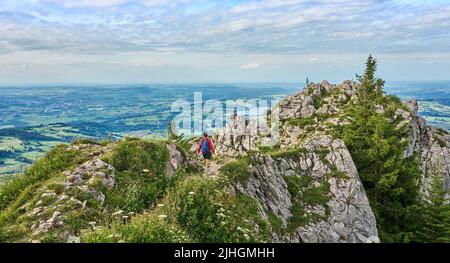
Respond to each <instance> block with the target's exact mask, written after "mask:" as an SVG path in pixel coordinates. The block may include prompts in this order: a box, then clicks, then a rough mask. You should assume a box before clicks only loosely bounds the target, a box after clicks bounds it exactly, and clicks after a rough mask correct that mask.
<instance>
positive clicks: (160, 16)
mask: <svg viewBox="0 0 450 263" xmlns="http://www.w3.org/2000/svg"><path fill="white" fill-rule="evenodd" d="M1 2H2V5H0V32H1V34H0V63H2V64H4V62H2V59H3V58H4V57H5V56H9V57H13V55H14V54H17V53H20V52H24V53H27V54H30V55H29V57H28V60H29V61H27V59H24V60H23V61H22V62H21V63H23V64H25V65H28V64H30V63H29V62H33V61H34V60H42V61H44V62H43V63H46V61H47V60H48V56H49V54H51V55H52V56H55V57H59V58H63V57H64V58H66V57H70V58H71V59H72V60H77V62H79V61H78V58H81V57H82V58H83V59H88V58H89V59H92V60H94V62H97V63H110V64H112V65H116V64H115V63H116V61H126V60H127V59H128V58H129V57H131V56H133V57H134V56H136V57H139V56H144V55H143V54H146V55H147V56H148V54H152V55H153V54H156V55H158V59H159V60H163V62H161V63H163V64H164V65H170V64H177V65H180V64H183V63H181V62H179V61H178V60H177V63H174V60H176V59H177V57H182V56H183V55H199V56H200V57H207V56H210V55H211V56H215V58H216V60H214V61H208V60H204V61H185V62H184V64H189V65H191V66H192V69H197V70H198V67H197V66H196V65H207V67H205V68H209V67H210V65H211V64H214V65H217V67H220V66H222V67H225V65H224V63H223V62H222V61H223V60H224V58H227V57H234V58H239V57H240V59H235V60H234V61H232V62H229V63H228V64H227V65H226V67H229V68H232V69H234V70H236V71H238V72H240V73H242V74H245V73H249V72H248V71H247V72H246V71H240V69H255V68H261V65H265V66H264V67H262V68H261V70H268V69H269V68H272V67H275V66H274V65H275V63H272V62H271V61H268V60H264V59H260V57H258V56H260V55H261V56H266V57H269V56H278V55H279V56H287V57H290V58H291V61H283V62H282V63H279V64H280V65H285V64H289V65H292V64H296V63H301V62H303V63H305V64H308V65H309V66H319V65H322V64H323V63H327V62H328V60H327V58H326V57H322V56H320V54H330V55H333V54H339V55H341V57H343V58H342V59H344V55H343V54H345V56H350V55H352V54H353V55H352V56H356V55H358V56H359V54H368V53H373V54H375V55H378V54H419V53H420V54H424V53H435V54H437V53H439V54H447V53H449V54H450V45H448V44H447V43H450V34H449V28H450V2H449V1H447V0H430V1H419V0H408V1H406V0H390V1H382V0H366V1H358V0H314V1H310V0H233V1H212V0H191V1H189V0H96V1H91V0H23V1H16V0H2V1H1ZM38 54H41V55H38ZM42 54H46V55H42ZM349 54H350V55H349ZM355 54H356V55H355ZM297 55H304V56H302V58H301V60H298V61H295V60H294V58H295V57H296V56H297ZM39 56H41V57H39ZM244 56H245V58H244ZM61 60H62V59H61ZM3 61H4V60H3ZM252 61H258V63H249V64H243V65H241V66H236V65H240V64H241V63H242V62H245V63H248V62H252ZM94 62H93V63H94ZM158 62H159V61H156V62H154V63H158ZM61 63H64V62H61ZM137 64H140V65H142V66H140V67H139V68H140V69H142V70H143V69H145V68H146V67H147V65H148V61H144V62H142V61H141V62H140V61H138V62H133V63H127V67H128V68H130V69H133V65H137ZM266 65H271V66H266ZM351 65H353V64H351ZM161 68H164V67H161ZM135 71H138V70H135Z"/></svg>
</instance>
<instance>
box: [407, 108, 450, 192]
mask: <svg viewBox="0 0 450 263" xmlns="http://www.w3.org/2000/svg"><path fill="white" fill-rule="evenodd" d="M405 106H406V108H407V109H408V111H409V112H410V114H407V115H406V116H404V118H405V120H406V121H407V122H408V123H409V127H410V137H409V139H408V140H409V144H408V147H407V149H406V151H405V156H406V157H410V156H412V155H414V154H416V155H417V158H418V160H419V161H420V169H421V173H422V177H421V190H422V193H423V195H424V196H427V195H428V191H429V189H430V186H431V183H432V181H433V177H434V176H436V175H441V176H442V177H443V179H444V184H445V187H446V188H447V190H450V134H448V132H447V131H444V130H441V129H437V128H434V127H430V126H427V123H426V120H425V119H424V118H423V117H420V116H418V114H417V111H418V104H417V101H415V100H410V101H407V102H405ZM448 197H449V198H450V194H449V195H448Z"/></svg>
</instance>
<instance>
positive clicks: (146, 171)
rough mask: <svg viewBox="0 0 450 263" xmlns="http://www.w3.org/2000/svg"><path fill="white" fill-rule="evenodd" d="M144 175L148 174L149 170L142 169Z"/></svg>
mask: <svg viewBox="0 0 450 263" xmlns="http://www.w3.org/2000/svg"><path fill="white" fill-rule="evenodd" d="M142 171H143V172H144V173H148V172H150V170H148V169H144V170H142Z"/></svg>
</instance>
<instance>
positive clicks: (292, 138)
mask: <svg viewBox="0 0 450 263" xmlns="http://www.w3.org/2000/svg"><path fill="white" fill-rule="evenodd" d="M356 87H357V84H356V83H355V82H352V81H346V82H344V83H342V84H340V85H331V84H329V83H328V82H327V81H323V82H322V83H320V84H314V83H310V84H309V85H308V86H307V87H306V88H305V89H304V90H303V91H301V92H299V93H298V94H295V95H292V96H288V97H287V98H286V99H284V100H282V101H280V102H279V103H278V104H277V106H276V107H277V109H278V110H279V114H280V120H281V125H282V127H281V129H282V131H281V134H280V135H279V136H280V137H279V138H278V139H279V143H280V144H279V145H278V147H279V148H280V149H279V152H280V153H279V154H275V155H274V156H272V155H268V154H264V153H260V152H259V153H257V154H256V155H253V156H252V157H251V158H252V161H251V163H252V164H254V165H253V166H252V169H251V171H252V176H251V178H250V179H249V180H248V181H247V182H245V183H242V184H238V185H237V189H238V190H239V191H240V192H242V193H244V194H246V195H249V196H252V197H254V198H256V199H257V200H258V201H259V202H260V204H261V206H262V208H263V209H262V212H261V213H262V215H263V217H265V218H267V219H268V220H269V218H270V216H269V214H271V213H273V215H275V216H277V217H279V219H280V220H281V221H282V223H283V226H284V228H286V229H288V231H287V233H273V241H274V242H330V243H334V242H379V238H378V232H377V228H376V220H375V216H374V214H373V212H372V210H371V208H370V206H369V202H368V199H367V196H366V194H365V192H364V189H363V186H362V183H361V180H360V179H359V176H358V171H357V170H356V167H355V164H354V162H353V160H352V157H351V155H350V153H349V151H348V150H347V148H346V146H345V144H344V142H343V141H342V140H335V139H332V137H331V136H329V135H327V133H328V132H327V131H329V129H330V127H333V125H344V124H345V122H344V121H343V120H341V119H340V118H339V114H340V113H341V112H342V106H343V105H345V104H346V103H348V102H349V101H351V100H352V99H356ZM292 120H298V122H296V121H294V122H291V121H292ZM256 128H257V127H256V124H255V123H254V122H252V121H251V120H247V121H246V120H245V119H244V118H243V117H239V116H234V119H232V120H231V122H230V124H229V125H228V126H227V127H226V128H225V129H224V130H223V131H222V132H221V133H220V134H219V135H218V136H217V138H216V141H217V148H218V151H219V152H220V154H221V155H225V156H243V155H247V154H248V153H249V152H255V151H256V152H258V148H257V146H258V145H260V144H261V142H263V141H264V136H260V134H258V133H257V132H254V129H256ZM249 131H252V133H251V135H250V133H248V132H249ZM238 132H241V134H239V135H238V136H236V134H237V133H238ZM255 135H256V136H255ZM292 180H294V182H295V181H296V180H299V182H308V184H307V185H303V186H302V189H301V191H300V192H298V193H297V192H293V193H292V191H295V190H293V189H290V188H292V187H293V186H292ZM289 184H291V186H289ZM292 194H295V195H299V196H300V197H298V196H292ZM303 195H304V196H303ZM308 195H313V196H308ZM318 195H319V196H318ZM320 195H321V196H320ZM314 198H316V199H317V200H314ZM273 215H271V216H273ZM295 220H300V221H301V222H300V223H299V222H297V223H296V222H295Z"/></svg>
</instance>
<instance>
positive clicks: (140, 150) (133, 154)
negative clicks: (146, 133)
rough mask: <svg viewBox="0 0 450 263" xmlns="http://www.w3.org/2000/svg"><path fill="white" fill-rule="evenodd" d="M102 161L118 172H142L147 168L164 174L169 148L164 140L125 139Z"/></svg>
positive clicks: (159, 174) (158, 174)
mask: <svg viewBox="0 0 450 263" xmlns="http://www.w3.org/2000/svg"><path fill="white" fill-rule="evenodd" d="M104 161H106V162H107V163H109V164H111V165H112V166H114V168H116V170H117V171H119V172H123V171H129V172H135V173H142V172H143V171H144V170H149V171H150V172H152V173H153V174H154V175H157V176H161V175H165V174H166V169H167V163H168V161H169V150H168V149H167V144H166V143H165V142H153V141H145V140H139V139H126V140H124V141H121V142H119V143H117V145H115V146H114V148H113V149H112V151H111V153H110V154H108V155H107V156H105V157H104Z"/></svg>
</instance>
